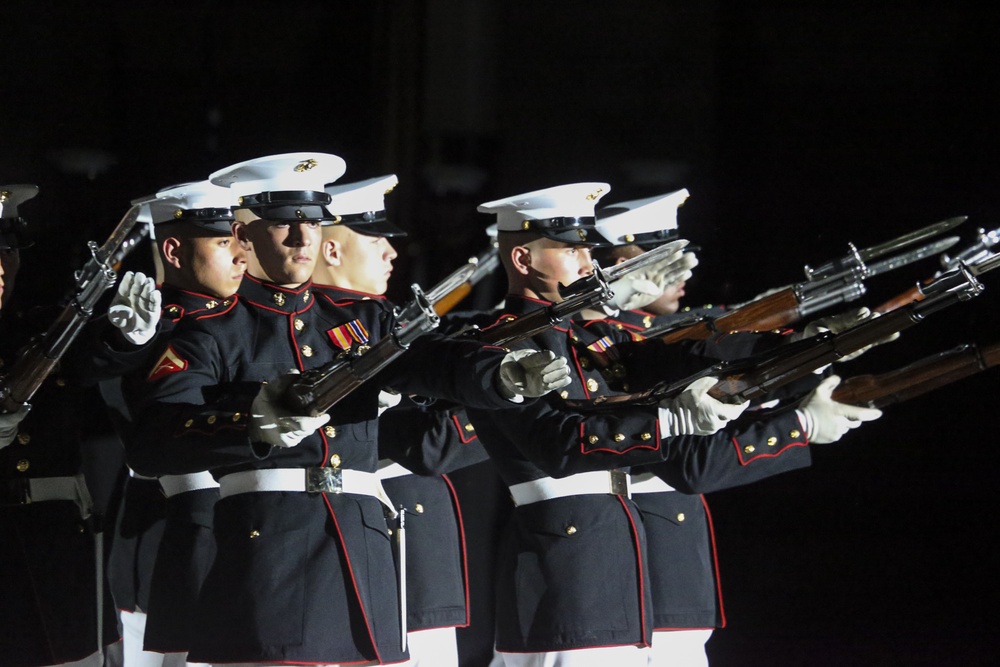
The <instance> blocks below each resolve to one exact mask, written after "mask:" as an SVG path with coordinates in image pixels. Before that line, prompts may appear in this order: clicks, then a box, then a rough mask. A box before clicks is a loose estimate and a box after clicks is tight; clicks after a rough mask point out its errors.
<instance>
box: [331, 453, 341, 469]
mask: <svg viewBox="0 0 1000 667" xmlns="http://www.w3.org/2000/svg"><path fill="white" fill-rule="evenodd" d="M330 465H331V466H332V467H334V468H339V467H340V454H334V455H333V456H331V457H330Z"/></svg>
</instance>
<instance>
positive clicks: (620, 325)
mask: <svg viewBox="0 0 1000 667" xmlns="http://www.w3.org/2000/svg"><path fill="white" fill-rule="evenodd" d="M615 327H616V328H618V329H624V328H625V325H623V324H616V325H615Z"/></svg>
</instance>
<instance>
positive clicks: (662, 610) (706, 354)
mask: <svg viewBox="0 0 1000 667" xmlns="http://www.w3.org/2000/svg"><path fill="white" fill-rule="evenodd" d="M687 196H688V193H687V191H686V190H680V191H677V192H673V193H669V194H666V195H663V196H659V197H650V198H647V199H642V200H636V201H629V202H623V203H620V204H616V205H613V206H609V207H605V208H604V209H602V210H601V211H599V212H598V223H597V226H598V229H599V230H600V231H601V233H602V235H603V236H604V237H605V238H607V239H608V241H609V244H610V245H609V246H608V247H606V248H603V249H602V251H601V253H600V256H601V257H602V258H606V259H608V260H611V261H613V260H614V258H625V257H627V256H628V255H629V254H632V253H635V252H640V251H642V250H643V249H646V248H649V247H655V246H656V245H658V244H660V243H664V242H666V241H669V240H671V239H673V238H675V237H676V235H677V209H678V207H679V206H680V205H681V204H682V203H683V201H684V200H685V199H686V198H687ZM678 287H679V289H678ZM664 288H665V289H664V294H663V295H661V296H659V297H656V298H655V300H653V301H651V302H650V303H649V304H644V305H645V307H646V308H648V310H647V311H645V312H643V311H640V310H636V309H633V310H625V309H622V310H621V311H619V312H617V313H614V314H612V315H610V316H609V317H607V318H606V319H605V323H606V324H610V325H612V326H615V327H618V328H624V329H626V330H629V331H632V332H639V333H636V334H634V335H637V336H640V337H641V332H644V331H646V330H648V329H649V328H651V327H654V326H661V325H664V324H669V323H671V321H680V320H682V319H684V318H686V317H688V314H687V313H676V314H675V311H677V309H678V307H679V303H678V299H679V297H680V296H683V284H681V285H680V286H664ZM654 296H655V294H650V295H649V297H650V298H651V299H652V298H653V297H654ZM592 325H593V326H601V325H600V324H599V323H593V324H592ZM786 339H787V336H786V335H784V334H780V333H770V332H768V333H762V334H756V333H735V334H731V335H726V334H720V335H719V336H718V337H715V338H712V339H709V340H707V341H705V342H704V343H701V344H698V345H697V346H690V347H689V349H690V350H691V352H692V354H696V355H698V356H700V357H702V358H704V359H706V360H707V361H706V362H705V363H712V361H714V360H715V359H720V360H736V359H740V358H742V357H745V356H750V355H752V354H754V353H755V352H756V351H758V350H759V349H767V348H769V347H773V346H776V345H780V344H781V343H782V342H784V340H786ZM818 382H819V378H818V377H817V378H815V379H808V380H807V381H804V382H798V383H796V386H795V387H794V388H790V390H791V391H793V395H797V396H801V395H803V394H804V393H807V392H808V391H810V390H811V389H813V388H814V387H815V386H816V384H818ZM793 427H794V425H793ZM735 454H736V455H737V457H736V458H737V460H738V462H739V464H740V465H739V466H738V467H736V468H725V469H724V468H720V469H715V470H713V469H705V470H704V471H702V474H696V475H680V474H678V473H677V471H676V469H675V468H674V467H673V466H672V465H670V464H669V463H664V464H656V465H651V466H642V467H637V468H633V469H632V498H633V501H634V502H635V504H636V505H637V506H638V507H639V509H640V511H641V513H642V520H643V525H644V528H645V531H646V536H647V540H648V544H649V572H650V583H651V585H652V597H653V628H654V632H653V639H652V650H651V653H650V661H649V664H650V665H678V666H685V667H696V666H700V665H707V664H708V660H707V656H706V654H705V650H704V644H705V642H706V641H707V640H708V638H709V636H710V634H711V630H712V629H714V628H718V627H724V626H725V613H724V608H723V603H722V592H721V588H720V586H719V576H718V567H717V566H718V559H717V555H716V548H715V536H714V531H713V525H712V518H711V514H710V512H709V508H708V503H707V501H706V499H705V497H704V495H703V494H705V493H709V492H712V491H718V490H723V489H726V488H732V487H733V486H739V485H743V484H748V483H751V482H754V481H757V480H760V479H764V478H766V477H770V476H772V475H776V474H779V473H782V472H785V471H789V470H795V469H799V468H803V467H806V466H809V465H810V464H811V452H810V446H808V445H806V444H805V443H803V442H793V443H791V444H790V445H787V444H786V443H782V442H781V440H780V439H779V438H778V437H776V436H769V437H768V438H767V439H765V440H763V441H761V442H759V443H748V444H745V445H744V446H743V449H742V450H741V451H738V452H735Z"/></svg>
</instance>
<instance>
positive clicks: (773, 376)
mask: <svg viewBox="0 0 1000 667" xmlns="http://www.w3.org/2000/svg"><path fill="white" fill-rule="evenodd" d="M952 278H955V279H961V280H965V281H966V282H963V283H955V284H952V283H954V282H955V281H954V280H952ZM947 282H948V283H949V285H950V286H951V287H952V288H951V289H946V290H944V291H937V292H932V293H931V294H930V295H928V296H926V297H925V298H924V299H923V300H921V301H917V302H913V303H910V304H908V305H907V306H905V307H903V308H899V309H897V310H894V311H892V312H890V313H888V314H886V315H882V316H881V317H875V318H871V319H868V320H865V321H864V322H862V323H861V324H859V325H857V326H856V327H854V328H852V329H848V330H847V331H842V332H840V333H837V334H833V333H829V332H827V333H823V334H820V335H818V336H813V337H812V338H806V339H804V340H800V341H797V342H794V343H789V344H787V345H785V346H783V347H781V348H778V349H777V350H773V351H770V352H768V353H766V354H763V355H758V356H756V357H751V358H747V359H742V360H739V361H736V362H722V363H719V364H715V365H714V366H711V367H709V368H706V369H704V370H703V371H701V372H699V373H696V374H695V375H693V376H689V377H687V378H684V379H682V380H679V381H672V382H671V381H665V382H661V383H660V384H658V385H657V386H655V387H653V388H651V389H649V390H647V391H644V392H640V393H637V394H622V395H616V396H601V397H598V398H596V399H593V400H591V401H566V404H567V405H568V406H570V407H573V408H576V409H594V408H597V409H609V408H614V407H616V406H620V405H623V404H624V405H627V404H639V405H650V404H656V403H658V402H659V401H661V400H663V399H664V398H671V397H674V396H676V395H678V394H680V393H681V392H682V391H683V390H684V389H685V388H686V387H687V386H688V385H690V384H691V383H692V382H694V381H695V380H696V379H698V378H700V377H705V376H712V377H715V378H717V380H718V381H717V382H716V384H715V386H713V387H712V388H711V389H709V392H708V393H709V394H710V395H711V396H712V397H714V398H716V399H718V400H720V401H723V402H727V403H741V402H743V401H746V400H752V399H758V398H762V397H764V396H765V395H767V394H768V393H769V392H771V391H773V390H775V389H778V388H780V387H783V386H785V385H787V384H788V383H790V382H793V381H795V380H798V379H800V378H803V377H806V376H808V375H809V374H810V373H812V372H813V371H815V370H816V369H818V368H822V367H823V366H826V365H827V364H831V363H833V362H835V361H837V360H838V359H841V358H842V357H844V356H846V355H848V354H851V353H852V352H856V351H858V350H860V349H862V348H864V347H867V346H869V345H873V344H875V343H877V342H878V341H880V340H884V339H885V338H887V337H888V336H890V335H892V334H893V333H895V332H898V331H903V330H905V329H908V328H910V327H912V326H914V325H916V324H919V323H920V322H922V321H923V320H924V319H926V317H927V316H928V315H930V314H931V313H934V312H937V311H938V310H941V309H942V308H945V307H947V306H950V305H952V304H954V303H958V302H960V301H965V300H968V299H970V298H972V297H974V296H977V295H978V294H980V293H981V291H982V285H981V284H980V283H979V282H978V281H976V280H975V278H974V277H972V276H958V275H956V276H949V280H948V281H947Z"/></svg>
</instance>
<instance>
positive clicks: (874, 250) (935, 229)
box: [805, 215, 968, 280]
mask: <svg viewBox="0 0 1000 667" xmlns="http://www.w3.org/2000/svg"><path fill="white" fill-rule="evenodd" d="M966 220H968V216H966V215H960V216H956V217H954V218H948V219H947V220H942V221H941V222H936V223H934V224H933V225H927V226H926V227H923V228H921V229H917V230H915V231H912V232H908V233H906V234H903V235H902V236H897V237H896V238H894V239H892V240H890V241H886V242H884V243H879V244H878V245H873V246H871V247H868V248H862V249H860V250H859V249H858V248H857V247H856V246H855V245H854V244H853V243H848V244H847V247H848V253H847V256H846V257H844V258H841V259H835V260H833V261H831V262H827V263H826V264H823V265H821V266H819V267H816V268H815V269H814V268H812V267H810V266H809V265H806V267H805V274H806V279H807V280H823V279H825V278H829V277H830V276H832V275H837V274H842V273H844V272H845V271H855V272H857V273H858V274H859V277H860V278H866V277H868V275H870V274H869V273H867V271H868V267H867V266H866V263H867V262H869V261H871V260H873V259H876V258H878V257H882V256H883V255H886V254H888V253H890V252H893V251H895V250H900V249H902V248H906V247H908V246H911V245H913V244H914V243H920V242H921V241H924V240H926V239H929V238H932V237H934V236H938V235H939V234H943V233H945V232H947V231H949V230H951V229H954V228H955V227H957V226H958V225H960V224H962V223H963V222H965V221H966Z"/></svg>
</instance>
